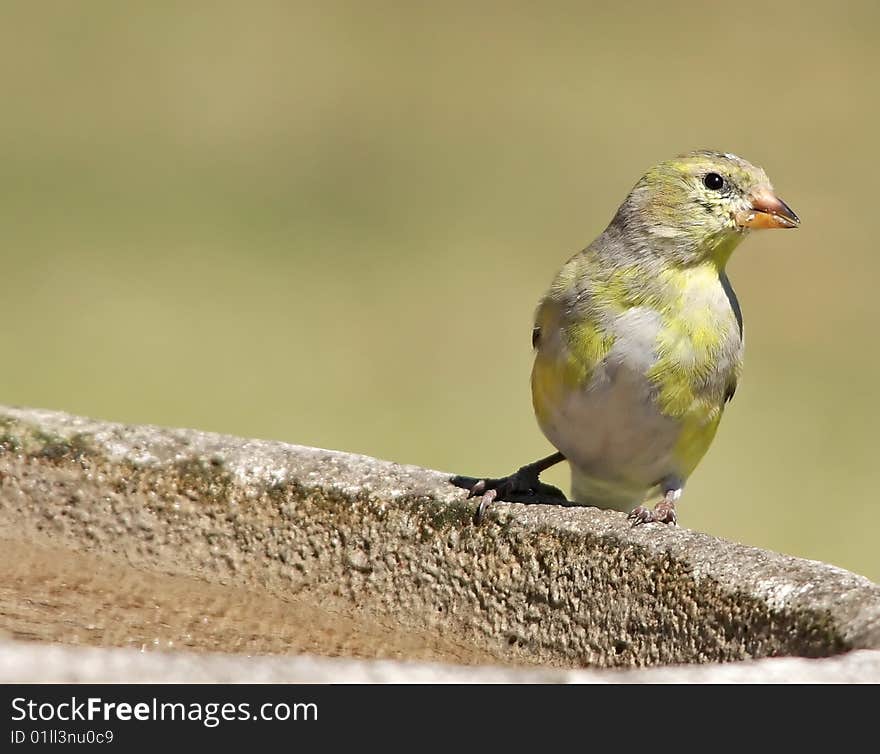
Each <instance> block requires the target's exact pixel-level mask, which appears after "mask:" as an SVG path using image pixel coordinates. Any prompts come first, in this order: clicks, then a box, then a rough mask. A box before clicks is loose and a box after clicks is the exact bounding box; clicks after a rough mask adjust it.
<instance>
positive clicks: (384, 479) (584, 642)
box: [0, 407, 880, 668]
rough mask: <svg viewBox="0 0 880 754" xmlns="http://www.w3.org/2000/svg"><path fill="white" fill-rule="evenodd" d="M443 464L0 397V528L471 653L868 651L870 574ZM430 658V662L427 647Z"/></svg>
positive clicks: (872, 642) (877, 598)
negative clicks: (477, 515)
mask: <svg viewBox="0 0 880 754" xmlns="http://www.w3.org/2000/svg"><path fill="white" fill-rule="evenodd" d="M449 478H450V475H449V474H443V473H440V472H437V471H429V470H426V469H422V468H418V467H413V466H401V465H398V464H394V463H389V462H385V461H380V460H376V459H373V458H368V457H365V456H359V455H352V454H347V453H339V452H334V451H327V450H318V449H314V448H306V447H301V446H295V445H287V444H284V443H278V442H266V441H259V440H245V439H240V438H235V437H229V436H223V435H216V434H210V433H204V432H197V431H192V430H180V429H161V428H157V427H150V426H126V425H120V424H111V423H106V422H99V421H93V420H89V419H84V418H80V417H75V416H70V415H67V414H63V413H58V412H51V411H41V410H29V409H13V408H2V407H0V527H2V529H3V530H4V531H6V532H10V533H14V535H15V536H16V537H17V538H18V537H22V538H27V539H32V540H33V541H34V542H38V543H41V544H42V545H49V546H55V547H65V548H69V549H73V550H77V551H80V552H91V553H99V554H101V555H102V556H103V557H108V558H115V559H117V560H118V561H119V562H120V563H121V562H124V563H126V564H128V565H129V566H133V567H136V568H138V569H141V570H145V571H153V572H157V573H162V574H176V575H181V576H189V577H196V578H198V579H202V580H204V581H207V582H212V583H215V584H231V585H237V586H244V587H255V588H257V587H259V588H261V589H265V590H268V592H270V593H272V594H274V595H276V597H277V598H279V599H282V600H291V601H295V600H306V601H309V602H311V603H313V604H320V605H333V606H334V609H337V610H341V611H348V612H349V613H350V614H353V615H373V616H377V618H380V619H381V620H383V621H385V622H386V625H387V623H388V621H389V620H390V621H391V622H392V624H393V625H394V626H395V627H396V630H398V631H399V632H407V631H415V632H429V633H430V634H431V635H437V636H439V637H442V638H443V639H444V640H445V641H447V642H448V643H449V644H450V646H455V645H458V646H462V647H473V648H477V649H479V650H480V651H481V652H482V653H484V654H485V655H486V656H488V657H490V658H494V659H495V660H496V661H497V662H498V663H505V664H543V665H553V666H560V667H573V668H574V667H584V666H594V667H634V666H646V665H658V664H664V665H671V664H680V663H695V662H696V663H705V662H721V661H730V660H744V659H751V658H760V657H768V656H775V655H796V656H803V657H823V656H829V655H834V654H838V653H841V652H844V651H847V650H850V649H860V648H877V647H880V586H878V585H876V584H873V583H872V582H870V581H868V580H867V579H865V578H862V577H860V576H857V575H854V574H852V573H849V572H847V571H844V570H842V569H839V568H835V567H833V566H829V565H825V564H823V563H818V562H814V561H807V560H801V559H797V558H792V557H788V556H784V555H779V554H777V553H772V552H768V551H764V550H758V549H755V548H750V547H746V546H743V545H739V544H736V543H733V542H728V541H725V540H721V539H718V538H716V537H712V536H709V535H705V534H701V533H698V532H694V531H689V530H687V529H675V528H667V527H662V528H661V527H659V526H644V527H638V528H636V529H633V528H631V527H630V526H629V525H628V524H627V522H626V521H625V518H624V516H623V515H622V514H619V513H614V512H606V511H599V510H595V509H590V508H573V507H556V506H544V505H502V506H496V508H494V509H493V511H492V512H491V514H490V517H489V519H490V520H489V521H488V523H487V524H484V525H483V526H482V527H479V528H477V527H474V526H473V524H472V523H471V517H472V515H473V512H474V508H475V505H474V503H473V501H466V500H465V499H464V498H465V493H464V492H463V491H462V490H459V489H457V488H455V487H453V486H451V485H450V484H449ZM441 659H442V658H441Z"/></svg>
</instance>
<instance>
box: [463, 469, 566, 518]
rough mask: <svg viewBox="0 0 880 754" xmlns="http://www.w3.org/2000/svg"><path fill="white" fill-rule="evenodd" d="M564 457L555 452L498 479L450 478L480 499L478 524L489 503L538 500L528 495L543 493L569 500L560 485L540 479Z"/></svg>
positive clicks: (549, 498)
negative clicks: (550, 483)
mask: <svg viewBox="0 0 880 754" xmlns="http://www.w3.org/2000/svg"><path fill="white" fill-rule="evenodd" d="M564 460H565V456H564V455H562V453H554V454H553V455H550V456H547V457H546V458H542V459H541V460H539V461H535V462H534V463H529V464H526V465H525V466H521V467H520V468H519V469H517V470H516V471H515V472H513V474H510V475H509V476H503V477H499V478H497V479H472V478H470V477H460V476H457V477H453V478H452V480H451V481H452V483H453V484H454V485H455V486H456V487H462V488H464V489H466V490H468V499H470V498H472V497H480V498H481V499H480V504H479V505H478V506H477V512H476V514H475V515H474V523H475V524H478V525H479V524H480V523H481V522H482V521H483V518H484V517H485V515H486V511H487V510H488V509H489V506H490V505H492V503H494V502H510V503H515V502H524V501H523V500H522V498H526V499H527V501H528V502H535V501H534V500H529V498H535V497H538V496H540V498H541V499H542V501H546V502H557V503H567V502H568V500H567V499H566V497H565V495H564V494H562V491H561V490H560V489H559V488H558V487H553V486H552V485H549V484H544V483H543V482H541V481H540V479H539V478H538V477H539V476H540V475H541V474H542V473H543V472H544V471H546V470H547V469H549V468H550V467H551V466H555V465H556V464H557V463H560V462H561V461H564Z"/></svg>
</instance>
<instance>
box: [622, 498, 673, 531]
mask: <svg viewBox="0 0 880 754" xmlns="http://www.w3.org/2000/svg"><path fill="white" fill-rule="evenodd" d="M680 497H681V490H680V489H678V490H671V491H670V492H667V493H666V495H665V496H664V498H663V499H662V500H661V501H660V502H659V503H657V505H655V506H654V509H653V510H651V509H650V508H648V507H646V506H644V505H640V506H639V507H638V508H634V509H633V510H632V511H630V514H629V515H628V516H627V519H629V520H630V521H632V522H633V523H632V525H633V526H638V525H639V524H650V523H655V522H656V523H658V524H673V525H676V524H678V516H677V515H676V513H675V501H676V500H678V498H680Z"/></svg>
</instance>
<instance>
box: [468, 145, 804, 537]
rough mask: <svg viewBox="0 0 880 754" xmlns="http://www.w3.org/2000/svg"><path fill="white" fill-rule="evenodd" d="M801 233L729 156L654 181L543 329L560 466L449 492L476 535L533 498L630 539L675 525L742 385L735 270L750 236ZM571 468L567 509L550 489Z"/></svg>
mask: <svg viewBox="0 0 880 754" xmlns="http://www.w3.org/2000/svg"><path fill="white" fill-rule="evenodd" d="M799 225H800V219H799V218H798V216H797V215H796V214H795V213H794V211H793V210H792V209H791V208H790V207H789V206H788V205H787V204H786V203H785V202H784V201H782V199H780V198H779V197H778V196H777V194H776V192H775V191H774V189H773V186H772V185H771V183H770V180H769V178H768V177H767V174H766V173H765V172H764V170H763V169H761V168H760V167H757V166H755V165H753V164H751V163H750V162H748V161H746V160H744V159H742V158H741V157H738V156H736V155H734V154H731V153H729V152H718V151H712V150H696V151H692V152H688V153H685V154H682V155H679V156H677V157H674V158H672V159H668V160H665V161H663V162H660V163H659V164H657V165H655V166H654V167H652V168H651V169H650V170H648V171H647V172H646V173H645V174H644V176H642V178H641V179H640V180H639V181H638V183H636V185H635V186H634V188H633V189H632V191H631V192H630V193H629V195H628V196H627V197H626V199H625V200H624V201H623V203H622V204H621V205H620V207H619V208H618V210H617V212H616V213H615V215H614V217H613V219H612V220H611V222H610V223H609V225H608V227H606V228H605V230H604V231H603V232H602V233H601V234H600V235H599V236H598V237H597V238H596V239H595V240H594V241H593V242H592V243H591V244H589V245H588V246H587V247H586V248H584V249H583V250H582V251H580V252H578V253H577V254H575V255H574V256H572V257H571V258H570V259H569V260H568V261H567V262H566V263H565V264H564V265H563V266H562V268H561V269H560V270H559V272H558V273H557V274H556V277H555V278H554V280H553V282H552V284H551V285H550V288H549V290H548V291H547V293H546V294H545V295H544V296H543V298H542V299H541V301H540V303H539V304H538V307H537V310H536V313H535V320H534V327H533V329H532V346H533V348H534V354H535V359H534V365H533V368H532V374H531V389H532V390H531V391H532V404H533V407H534V411H535V416H536V418H537V422H538V425H539V427H540V429H541V431H542V432H543V433H544V435H545V437H546V438H547V439H548V440H549V441H550V443H551V444H552V445H553V446H554V447H555V448H556V452H555V453H553V454H551V455H549V456H547V457H546V458H542V459H540V460H538V461H535V462H534V463H530V464H526V465H525V466H522V467H520V468H519V469H518V470H517V471H515V472H514V473H512V474H510V475H508V476H506V477H499V478H473V477H455V478H453V480H452V481H453V482H454V483H455V484H457V485H458V486H463V487H465V488H466V489H467V490H468V492H469V494H468V498H473V497H480V498H481V499H480V503H479V505H478V507H477V511H476V514H475V521H476V523H478V524H479V523H480V522H482V521H483V520H484V517H485V515H486V512H487V510H488V509H489V507H490V506H491V505H492V504H493V503H495V502H505V501H509V502H515V501H517V500H519V501H522V499H523V497H524V496H525V498H526V499H529V498H542V497H543V498H547V501H548V502H556V501H560V502H564V503H566V504H571V503H574V504H579V505H587V506H595V507H598V508H606V509H612V510H618V511H622V512H624V513H627V514H628V518H629V520H630V521H631V522H632V525H633V526H636V525H640V524H647V523H652V522H656V523H663V524H676V523H677V521H678V516H677V512H676V503H678V501H679V499H680V498H681V495H682V491H683V490H684V487H685V484H686V482H687V480H688V478H689V477H690V476H691V474H692V472H693V471H694V469H695V468H696V466H697V464H698V463H699V462H700V460H701V459H702V458H703V456H704V454H705V453H706V451H707V450H708V448H709V446H710V444H711V443H712V440H713V438H714V437H715V433H716V430H717V429H718V425H719V422H720V421H721V417H722V415H723V413H724V410H725V408H726V406H727V404H728V403H729V402H730V400H731V399H732V398H733V396H734V393H735V391H736V386H737V381H738V380H739V378H740V374H741V370H742V363H743V348H744V343H745V341H744V331H743V317H742V311H741V309H740V305H739V302H738V300H737V297H736V293H735V292H734V290H733V286H732V285H731V283H730V280H729V278H728V276H727V272H726V266H727V263H728V260H729V259H730V256H731V254H732V252H733V251H734V249H735V248H736V247H737V246H738V245H739V244H740V242H742V241H743V239H744V238H745V237H746V236H747V235H749V234H750V233H751V232H752V231H753V230H759V229H771V228H796V227H798V226H799ZM562 461H568V463H569V465H570V467H571V500H567V499H566V498H565V496H564V495H563V494H562V493H561V491H559V490H558V489H557V488H555V487H552V486H550V485H546V484H543V483H542V482H541V481H540V474H541V473H542V472H543V471H545V470H546V469H548V468H550V467H551V466H554V465H555V464H557V463H560V462H562ZM560 498H561V499H560ZM652 498H654V499H657V498H659V501H658V502H657V503H656V505H655V506H654V507H653V508H651V507H648V505H647V504H646V503H649V502H650V501H651V499H652ZM541 501H542V502H543V500H541Z"/></svg>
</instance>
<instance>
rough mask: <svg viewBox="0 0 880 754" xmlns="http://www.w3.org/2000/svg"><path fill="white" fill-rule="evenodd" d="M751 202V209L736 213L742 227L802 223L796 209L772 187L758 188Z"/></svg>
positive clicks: (780, 226)
mask: <svg viewBox="0 0 880 754" xmlns="http://www.w3.org/2000/svg"><path fill="white" fill-rule="evenodd" d="M749 202H750V204H751V206H750V207H749V209H746V210H743V211H742V212H738V213H737V215H736V222H737V225H739V226H740V227H741V228H796V227H797V226H798V225H800V224H801V220H800V218H799V217H798V216H797V215H796V214H795V213H794V210H792V208H791V207H789V206H788V205H787V204H786V203H785V202H784V201H782V199H780V198H779V197H778V196H776V194H774V193H773V192H772V191H770V189H758V190H757V191H755V192H754V193H753V194H752V195H751V196H750V197H749Z"/></svg>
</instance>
